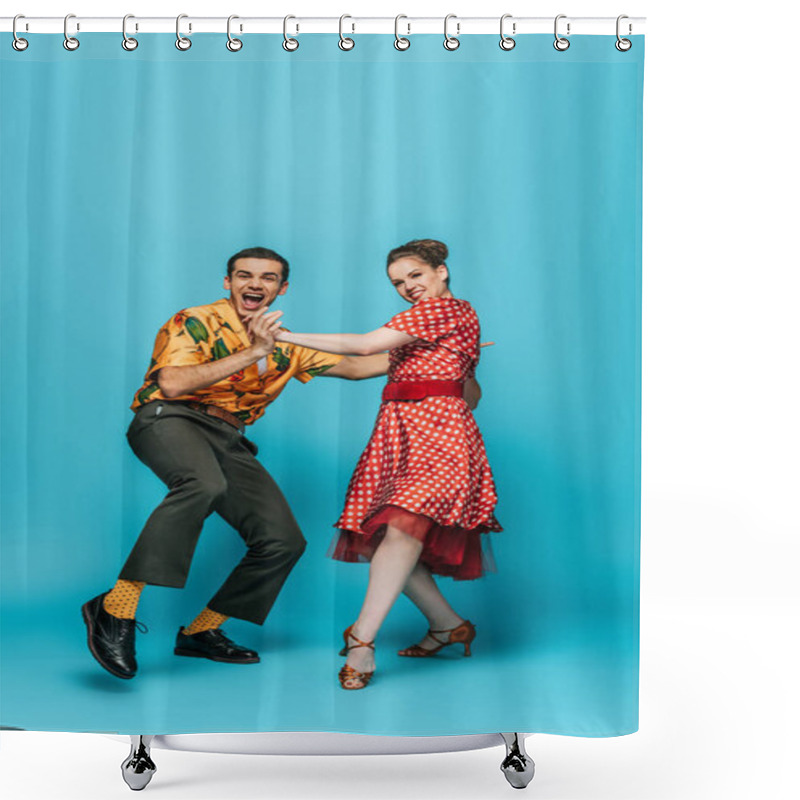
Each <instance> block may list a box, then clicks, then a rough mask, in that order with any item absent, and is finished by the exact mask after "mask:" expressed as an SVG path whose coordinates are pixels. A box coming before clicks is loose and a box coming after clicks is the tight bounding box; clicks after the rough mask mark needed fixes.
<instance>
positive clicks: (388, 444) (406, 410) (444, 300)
mask: <svg viewBox="0 0 800 800" xmlns="http://www.w3.org/2000/svg"><path fill="white" fill-rule="evenodd" d="M446 258H447V246H446V245H445V244H443V243H442V242H438V241H435V240H431V239H423V240H417V241H413V242H409V243H408V244H405V245H403V246H401V247H398V248H396V249H394V250H392V251H391V252H390V253H389V256H388V258H387V272H388V275H389V278H390V280H391V282H392V285H393V286H394V287H395V289H396V290H397V292H398V294H399V295H400V296H401V297H402V298H403V299H404V300H406V301H407V302H409V303H411V304H412V308H411V309H409V310H407V311H404V312H402V313H400V314H397V315H395V316H394V317H392V319H391V320H390V321H389V322H387V323H386V325H384V326H383V327H381V328H378V329H377V330H374V331H372V332H371V333H366V334H304V333H294V332H289V331H285V330H282V329H281V330H277V327H278V323H277V320H278V319H279V318H280V316H281V313H282V312H280V311H276V312H270V313H269V314H267V315H266V316H267V318H268V319H269V320H270V321H272V322H273V323H274V324H273V326H272V327H273V329H274V335H275V339H276V341H283V342H290V343H293V344H299V345H303V346H305V347H313V348H315V349H317V350H325V351H328V352H331V353H342V354H349V355H369V354H373V353H381V352H384V351H386V350H388V351H389V373H388V376H389V382H388V383H387V385H386V388H385V389H384V393H383V404H382V405H381V408H380V411H379V413H378V419H377V421H376V423H375V428H374V430H373V432H372V436H371V437H370V440H369V442H368V444H367V446H366V449H365V450H364V452H363V454H362V455H361V458H360V459H359V462H358V465H357V467H356V470H355V473H354V474H353V477H352V479H351V481H350V485H349V487H348V490H347V497H346V500H345V506H344V510H343V511H342V514H341V516H340V518H339V520H338V522H337V523H336V527H337V528H339V529H340V533H339V534H338V538H337V539H336V540H335V541H334V544H333V545H332V553H331V555H332V556H333V558H336V559H339V560H343V561H363V560H369V561H370V572H369V584H368V587H367V594H366V598H365V600H364V605H363V607H362V609H361V613H360V614H359V616H358V619H357V620H356V621H355V622H354V623H353V624H352V625H351V626H350V627H349V628H347V630H346V631H345V632H344V648H343V649H342V652H341V655H346V656H347V661H346V663H345V665H344V667H342V669H341V671H340V672H339V681H340V683H341V685H342V688H344V689H363V688H364V687H365V686H366V685H367V684H368V683H369V681H370V679H371V678H372V675H373V673H374V666H375V665H374V649H375V643H374V639H375V636H376V635H377V633H378V630H379V628H380V626H381V625H382V623H383V621H384V620H385V618H386V615H387V614H388V613H389V610H390V609H391V607H392V605H393V604H394V602H395V600H396V599H397V597H398V596H399V594H400V592H401V591H402V592H404V593H405V594H406V595H407V596H408V597H409V598H410V599H411V600H412V601H413V602H414V603H415V604H416V605H417V607H418V608H419V609H420V611H421V612H422V613H423V614H424V615H425V616H426V617H427V619H428V622H429V625H430V628H429V630H428V633H427V635H426V636H425V637H424V638H423V639H422V641H421V642H419V644H415V645H412V646H411V647H407V648H406V649H404V650H401V651H399V655H401V656H411V657H425V656H430V655H433V654H434V653H436V652H438V651H439V650H441V649H442V648H443V647H446V646H447V645H450V644H462V645H463V646H464V655H465V656H468V655H470V645H471V643H472V640H473V639H474V638H475V628H474V626H473V625H472V623H471V622H469V621H468V620H465V619H463V618H462V617H460V616H458V614H456V612H455V611H454V610H453V609H452V608H451V607H450V605H449V604H448V602H447V600H445V598H444V597H443V596H442V594H441V592H440V591H439V588H438V587H437V585H436V583H435V582H434V579H433V577H432V573H435V574H438V575H450V576H452V577H454V578H456V579H461V580H471V579H474V578H478V577H480V576H481V575H482V574H483V564H482V549H481V534H482V533H486V532H488V531H500V530H502V528H501V527H500V525H499V524H498V522H497V520H496V519H495V518H494V513H493V512H494V507H495V505H496V503H497V495H496V493H495V488H494V482H493V480H492V474H491V470H490V468H489V465H488V462H487V461H486V454H485V452H484V448H483V440H482V438H481V435H480V432H479V430H478V428H477V425H476V424H475V420H474V418H473V416H472V412H471V409H472V408H474V407H475V405H477V402H478V399H479V397H480V388H479V387H478V384H477V382H476V381H475V378H474V374H475V367H476V365H477V363H478V358H479V337H480V328H479V325H478V318H477V315H476V314H475V311H474V310H473V309H472V306H470V304H469V303H467V302H466V301H465V300H459V299H456V298H455V297H453V295H452V293H451V292H450V289H449V282H450V278H449V272H448V268H447V265H446V264H445V259H446Z"/></svg>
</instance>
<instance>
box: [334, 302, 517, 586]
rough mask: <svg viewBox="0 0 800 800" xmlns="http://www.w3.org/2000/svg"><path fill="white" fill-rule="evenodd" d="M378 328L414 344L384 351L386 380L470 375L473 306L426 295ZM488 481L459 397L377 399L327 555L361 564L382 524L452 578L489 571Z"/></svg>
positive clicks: (495, 526)
mask: <svg viewBox="0 0 800 800" xmlns="http://www.w3.org/2000/svg"><path fill="white" fill-rule="evenodd" d="M386 327H387V328H392V329H393V330H397V331H403V332H404V333H408V334H411V335H412V336H416V337H418V338H417V339H416V340H415V341H413V342H411V343H410V344H406V345H403V346H402V347H396V348H394V349H393V350H391V351H390V352H389V376H388V377H389V382H390V383H392V382H399V383H403V382H409V381H411V382H413V381H437V380H439V381H458V382H461V383H463V382H464V381H465V380H466V379H467V378H470V377H472V376H473V375H474V374H475V367H476V365H477V363H478V358H479V354H480V347H479V344H480V326H479V323H478V317H477V315H476V314H475V311H474V310H473V308H472V306H471V305H470V304H469V303H468V302H466V301H465V300H458V299H456V298H453V297H426V298H423V299H421V300H420V301H419V302H417V303H416V304H415V305H414V306H413V307H412V308H410V309H409V310H407V311H403V312H402V313H400V314H397V315H395V316H394V317H392V319H391V320H390V321H389V322H388V323H386ZM496 504H497V494H496V492H495V486H494V480H493V478H492V472H491V469H490V467H489V463H488V461H487V459H486V452H485V450H484V445H483V439H482V437H481V434H480V431H479V430H478V426H477V425H476V423H475V419H474V417H473V416H472V412H471V410H470V408H469V406H468V405H467V404H466V402H465V401H464V399H463V398H461V397H452V396H445V397H439V396H429V397H425V398H423V399H421V400H388V401H384V402H383V404H382V405H381V408H380V411H379V412H378V419H377V420H376V422H375V427H374V429H373V431H372V435H371V437H370V440H369V442H368V443H367V446H366V448H365V450H364V452H363V453H362V455H361V458H360V459H359V461H358V464H357V466H356V469H355V472H354V473H353V477H352V478H351V480H350V485H349V487H348V489H347V497H346V499H345V505H344V510H343V511H342V514H341V516H340V517H339V520H338V521H337V522H336V525H335V527H337V528H339V529H340V531H339V533H338V535H337V536H336V537H334V541H333V542H332V545H331V549H330V551H329V555H331V556H332V557H333V558H335V559H338V560H340V561H366V560H369V559H370V558H371V556H372V554H373V553H374V551H375V548H376V547H377V546H378V544H380V541H381V539H382V538H383V535H384V533H385V531H386V525H387V524H391V525H393V526H395V527H398V528H400V529H401V530H403V531H404V532H405V533H408V534H409V535H411V536H414V537H416V538H418V539H420V540H421V541H423V543H424V547H423V550H422V554H421V555H420V561H421V562H422V563H423V564H425V565H427V566H428V568H429V569H430V570H431V572H433V573H435V574H438V575H449V576H451V577H453V578H455V579H457V580H472V579H474V578H479V577H480V576H481V575H483V574H484V571H486V570H494V564H493V560H492V557H491V551H490V549H489V548H488V546H487V545H488V540H487V541H486V542H484V544H483V546H482V538H483V537H482V534H485V533H488V532H489V531H501V530H502V528H501V527H500V525H499V523H498V522H497V520H496V519H495V517H494V508H495V505H496Z"/></svg>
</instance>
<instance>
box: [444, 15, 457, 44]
mask: <svg viewBox="0 0 800 800" xmlns="http://www.w3.org/2000/svg"><path fill="white" fill-rule="evenodd" d="M451 19H458V17H457V16H456V15H455V14H448V15H447V16H446V17H445V18H444V49H445V50H450V51H451V52H452V51H453V50H458V48H459V46H460V44H461V42H459V41H458V38H457V37H458V34H459V33H460V31H461V23H460V22H457V23H456V35H455V36H450V34H449V33H448V32H447V23H448V22H450V20H451Z"/></svg>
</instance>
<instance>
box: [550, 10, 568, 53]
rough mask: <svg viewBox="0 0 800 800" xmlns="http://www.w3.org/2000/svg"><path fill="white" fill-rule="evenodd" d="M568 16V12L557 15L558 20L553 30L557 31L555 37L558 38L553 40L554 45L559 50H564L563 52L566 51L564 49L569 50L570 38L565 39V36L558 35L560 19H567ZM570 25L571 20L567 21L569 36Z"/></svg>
mask: <svg viewBox="0 0 800 800" xmlns="http://www.w3.org/2000/svg"><path fill="white" fill-rule="evenodd" d="M566 18H567V15H566V14H559V15H558V16H557V17H556V21H555V24H554V26H553V32H554V33H555V37H556V40H555V41H554V42H553V47H555V49H556V50H558V51H559V52H562V53H563V52H564V50H568V49H569V39H565V38H564V37H563V36H559V35H558V21H559V20H560V19H566ZM569 27H570V25H569V22H568V23H567V36H569Z"/></svg>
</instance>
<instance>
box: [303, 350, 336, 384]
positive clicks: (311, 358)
mask: <svg viewBox="0 0 800 800" xmlns="http://www.w3.org/2000/svg"><path fill="white" fill-rule="evenodd" d="M343 358H344V356H340V355H336V354H335V353H325V352H323V351H322V350H312V349H311V348H310V347H300V346H299V345H294V347H293V348H292V361H295V359H296V365H297V368H296V370H295V373H294V375H293V377H294V378H297V380H299V381H300V382H301V383H308V382H309V381H310V380H311V379H312V378H316V377H317V375H320V374H321V373H323V372H325V371H326V370H328V369H330V368H331V367H332V366H334V365H335V364H338V363H339V362H340V361H341V360H342V359H343Z"/></svg>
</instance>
